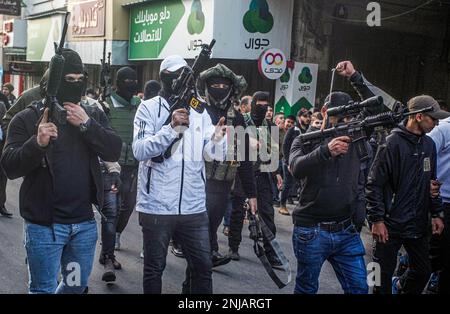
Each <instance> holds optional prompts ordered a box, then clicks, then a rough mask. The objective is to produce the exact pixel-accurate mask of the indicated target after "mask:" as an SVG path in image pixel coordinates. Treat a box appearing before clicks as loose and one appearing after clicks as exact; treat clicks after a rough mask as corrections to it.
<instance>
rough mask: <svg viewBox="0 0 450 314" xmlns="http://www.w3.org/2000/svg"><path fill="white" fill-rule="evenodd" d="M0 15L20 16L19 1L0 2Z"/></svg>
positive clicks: (3, 0)
mask: <svg viewBox="0 0 450 314" xmlns="http://www.w3.org/2000/svg"><path fill="white" fill-rule="evenodd" d="M0 14H6V15H20V0H0Z"/></svg>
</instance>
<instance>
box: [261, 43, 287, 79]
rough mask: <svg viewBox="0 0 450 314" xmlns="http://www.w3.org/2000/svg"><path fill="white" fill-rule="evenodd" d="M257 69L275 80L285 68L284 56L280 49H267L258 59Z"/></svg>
mask: <svg viewBox="0 0 450 314" xmlns="http://www.w3.org/2000/svg"><path fill="white" fill-rule="evenodd" d="M258 69H259V73H261V75H263V76H264V77H266V78H268V79H269V80H277V79H279V78H280V77H281V76H282V75H283V73H284V71H285V70H286V56H285V55H284V53H283V52H282V51H281V50H280V49H276V48H272V49H267V50H266V51H264V52H263V53H262V54H261V56H260V57H259V59H258Z"/></svg>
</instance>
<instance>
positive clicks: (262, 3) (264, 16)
mask: <svg viewBox="0 0 450 314" xmlns="http://www.w3.org/2000/svg"><path fill="white" fill-rule="evenodd" d="M243 23H244V28H245V29H246V30H247V32H249V33H256V32H259V33H263V34H265V33H268V32H270V30H271V29H272V27H273V15H272V13H270V12H269V5H268V4H267V0H252V2H251V3H250V9H249V10H248V11H247V12H246V13H245V14H244V20H243Z"/></svg>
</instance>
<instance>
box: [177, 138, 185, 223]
mask: <svg viewBox="0 0 450 314" xmlns="http://www.w3.org/2000/svg"><path fill="white" fill-rule="evenodd" d="M183 181H184V136H183V140H182V143H181V185H180V199H179V201H178V214H179V215H181V200H182V198H183Z"/></svg>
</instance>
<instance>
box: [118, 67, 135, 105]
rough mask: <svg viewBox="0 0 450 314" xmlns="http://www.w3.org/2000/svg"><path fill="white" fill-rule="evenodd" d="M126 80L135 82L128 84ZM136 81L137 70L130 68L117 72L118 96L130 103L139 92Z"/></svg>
mask: <svg viewBox="0 0 450 314" xmlns="http://www.w3.org/2000/svg"><path fill="white" fill-rule="evenodd" d="M125 80H132V81H133V82H128V83H127V82H125ZM136 81H137V73H136V71H135V70H133V69H132V68H130V67H123V68H120V69H119V71H117V78H116V86H117V94H118V95H119V96H120V97H122V98H123V99H125V100H126V101H130V100H131V98H133V96H134V95H136V94H137V92H138V86H137V83H136Z"/></svg>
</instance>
